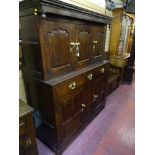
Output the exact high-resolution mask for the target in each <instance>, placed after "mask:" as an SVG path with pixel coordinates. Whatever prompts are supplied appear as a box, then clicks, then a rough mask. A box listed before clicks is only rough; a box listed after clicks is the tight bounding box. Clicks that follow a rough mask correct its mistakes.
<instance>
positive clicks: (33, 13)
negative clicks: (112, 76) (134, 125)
mask: <svg viewBox="0 0 155 155" xmlns="http://www.w3.org/2000/svg"><path fill="white" fill-rule="evenodd" d="M110 22H111V17H109V16H106V15H103V14H99V13H95V12H93V11H89V10H86V9H83V8H80V7H77V6H74V5H71V4H67V3H65V2H61V1H55V0H29V1H28V0H27V1H26V0H25V1H22V2H20V25H21V31H20V35H21V39H22V55H23V75H24V82H25V87H26V93H27V98H28V104H29V105H31V106H32V107H33V108H34V120H35V126H36V133H37V136H38V137H39V138H40V139H41V140H42V141H43V142H44V143H45V144H47V145H48V146H49V147H50V148H51V149H52V150H54V151H55V152H56V154H61V153H62V151H63V150H64V149H65V148H66V147H67V145H68V144H69V143H70V142H71V141H72V140H73V139H74V138H75V137H76V136H77V135H78V134H79V133H80V131H82V129H83V128H84V127H85V126H86V125H87V124H88V123H89V122H90V121H91V120H92V119H93V118H94V117H95V115H96V114H97V113H98V112H99V111H101V110H102V109H103V107H104V105H105V85H106V81H107V71H108V66H109V63H108V61H107V60H104V46H105V36H106V34H105V33H106V25H107V24H109V23H110Z"/></svg>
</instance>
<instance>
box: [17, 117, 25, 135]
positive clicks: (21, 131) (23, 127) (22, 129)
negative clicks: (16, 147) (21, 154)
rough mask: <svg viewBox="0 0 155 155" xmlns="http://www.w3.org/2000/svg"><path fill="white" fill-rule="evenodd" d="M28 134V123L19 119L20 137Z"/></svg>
mask: <svg viewBox="0 0 155 155" xmlns="http://www.w3.org/2000/svg"><path fill="white" fill-rule="evenodd" d="M25 132H26V122H25V120H24V118H20V119H19V135H22V134H24V133H25Z"/></svg>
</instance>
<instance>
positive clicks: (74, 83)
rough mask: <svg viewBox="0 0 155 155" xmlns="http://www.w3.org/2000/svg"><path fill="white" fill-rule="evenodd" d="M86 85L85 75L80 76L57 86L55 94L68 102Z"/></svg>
mask: <svg viewBox="0 0 155 155" xmlns="http://www.w3.org/2000/svg"><path fill="white" fill-rule="evenodd" d="M84 85H85V75H84V74H83V75H80V76H77V77H74V78H72V79H70V80H67V81H65V82H63V83H61V84H58V85H56V86H55V92H56V95H57V97H58V98H59V100H61V101H62V100H67V99H69V98H70V97H73V95H74V94H77V92H78V90H80V89H82V88H83V86H84Z"/></svg>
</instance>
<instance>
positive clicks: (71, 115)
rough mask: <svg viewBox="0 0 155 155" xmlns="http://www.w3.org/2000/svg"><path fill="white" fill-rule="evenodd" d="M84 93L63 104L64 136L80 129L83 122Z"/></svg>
mask: <svg viewBox="0 0 155 155" xmlns="http://www.w3.org/2000/svg"><path fill="white" fill-rule="evenodd" d="M81 109H82V94H81V93H79V94H77V95H76V96H75V97H73V98H71V99H70V100H68V101H66V102H65V103H63V104H61V117H62V133H63V136H62V137H66V136H69V135H70V134H72V133H73V132H75V131H76V129H78V127H79V126H80V123H81V120H80V118H81V116H80V115H81Z"/></svg>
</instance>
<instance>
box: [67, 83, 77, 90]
mask: <svg viewBox="0 0 155 155" xmlns="http://www.w3.org/2000/svg"><path fill="white" fill-rule="evenodd" d="M68 87H69V88H70V89H72V90H73V89H75V87H76V82H71V83H70V84H69V86H68Z"/></svg>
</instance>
